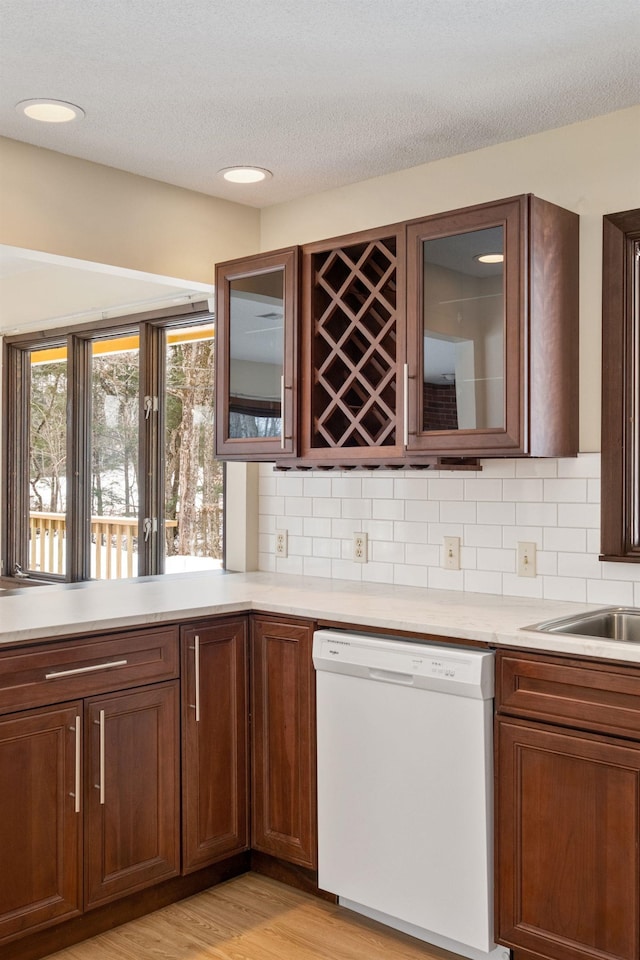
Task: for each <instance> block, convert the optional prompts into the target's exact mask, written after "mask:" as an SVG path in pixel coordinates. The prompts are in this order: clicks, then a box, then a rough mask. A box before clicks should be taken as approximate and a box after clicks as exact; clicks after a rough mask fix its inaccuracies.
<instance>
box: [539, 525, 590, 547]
mask: <svg viewBox="0 0 640 960" xmlns="http://www.w3.org/2000/svg"><path fill="white" fill-rule="evenodd" d="M542 548H543V550H563V551H565V552H566V553H584V551H585V550H586V549H587V531H586V530H579V529H577V528H574V527H545V529H544V531H543V534H542Z"/></svg>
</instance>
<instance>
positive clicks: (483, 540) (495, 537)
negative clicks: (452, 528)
mask: <svg viewBox="0 0 640 960" xmlns="http://www.w3.org/2000/svg"><path fill="white" fill-rule="evenodd" d="M462 539H463V542H464V543H466V544H467V546H469V547H501V546H502V527H499V526H497V524H496V525H490V524H486V523H469V524H466V525H465V528H464V533H463V537H462Z"/></svg>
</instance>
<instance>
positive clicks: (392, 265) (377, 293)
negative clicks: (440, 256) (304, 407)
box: [312, 237, 397, 448]
mask: <svg viewBox="0 0 640 960" xmlns="http://www.w3.org/2000/svg"><path fill="white" fill-rule="evenodd" d="M396 253H397V251H396V238H395V237H388V238H385V239H382V240H374V241H371V242H366V243H365V242H363V243H357V244H354V245H352V246H348V247H343V248H340V249H334V250H330V251H326V252H324V253H316V254H314V264H313V334H312V337H313V339H312V351H313V368H314V386H313V396H312V422H313V435H312V446H313V447H316V448H318V447H371V446H383V447H384V446H393V445H394V444H395V443H396V375H397V371H396V333H397V331H396V324H397V314H396V292H397V290H396V274H397V256H396Z"/></svg>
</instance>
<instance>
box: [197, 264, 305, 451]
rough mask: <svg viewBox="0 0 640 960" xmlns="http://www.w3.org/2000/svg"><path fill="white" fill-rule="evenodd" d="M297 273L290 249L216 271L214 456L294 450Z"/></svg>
mask: <svg viewBox="0 0 640 960" xmlns="http://www.w3.org/2000/svg"><path fill="white" fill-rule="evenodd" d="M297 271H298V266H297V250H295V249H292V250H286V251H278V252H277V253H270V254H267V255H264V256H258V257H251V258H249V259H246V260H242V261H233V262H232V263H226V264H220V265H219V266H218V268H217V271H216V302H217V311H216V338H217V345H216V380H217V383H216V387H217V389H216V395H217V412H216V453H217V455H218V456H222V457H225V458H230V457H233V456H238V457H241V458H243V459H255V460H259V459H274V458H276V457H277V458H278V459H279V458H281V457H282V456H286V455H287V454H292V453H294V452H295V446H296V443H295V433H294V431H295V423H294V419H295V406H296V404H295V398H294V396H293V393H294V378H295V337H296V329H295V321H296V313H297ZM249 455H251V456H249Z"/></svg>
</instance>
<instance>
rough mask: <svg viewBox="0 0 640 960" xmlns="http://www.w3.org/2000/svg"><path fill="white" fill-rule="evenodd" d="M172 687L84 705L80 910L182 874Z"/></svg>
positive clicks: (175, 695) (176, 711)
mask: <svg viewBox="0 0 640 960" xmlns="http://www.w3.org/2000/svg"><path fill="white" fill-rule="evenodd" d="M179 696H180V687H179V683H178V681H177V680H174V681H170V682H169V683H163V684H157V685H155V686H152V687H147V688H144V687H141V688H139V689H138V690H134V691H126V692H124V693H115V694H111V695H109V696H104V697H96V698H94V699H92V700H89V701H87V702H86V705H85V717H86V720H85V727H86V737H85V742H86V766H85V770H86V776H85V784H86V794H85V796H86V800H85V849H84V861H85V870H84V875H85V904H84V905H85V909H89V908H90V907H96V906H98V905H100V904H103V903H107V902H108V901H110V900H114V899H116V898H117V897H122V896H124V895H125V894H127V893H133V892H134V891H135V890H140V889H141V888H143V887H148V886H150V885H151V884H154V883H158V882H159V881H160V880H166V879H167V878H169V877H173V876H176V874H178V873H179V871H180V789H179V788H180V762H179V761H180V755H179V737H178V730H179V727H178V724H179V715H180V714H179Z"/></svg>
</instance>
